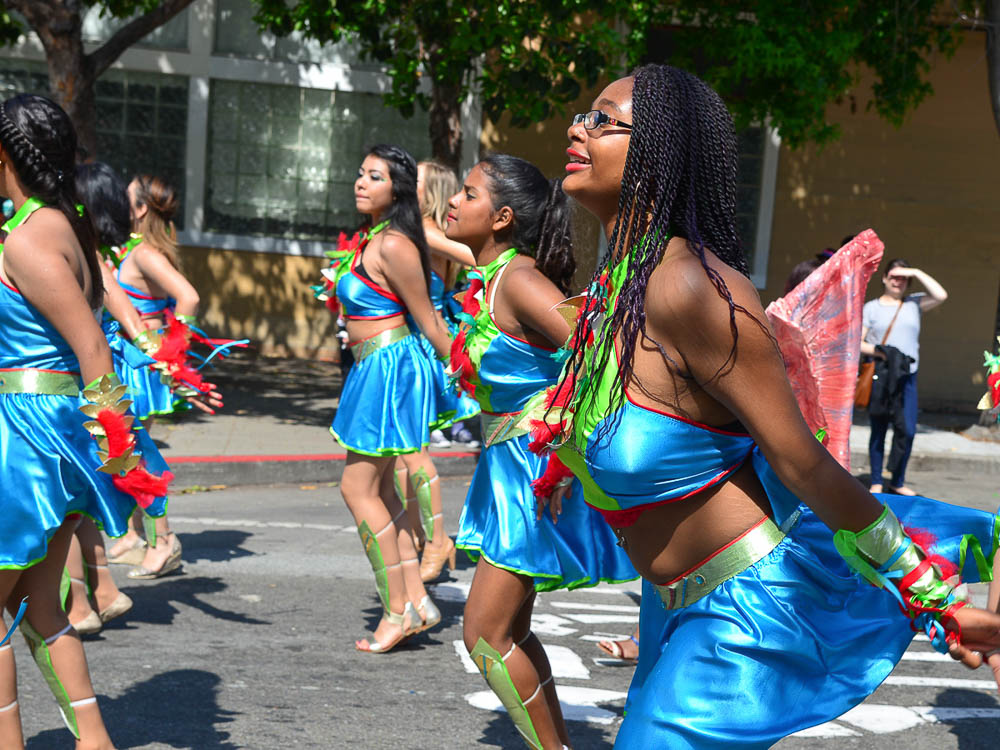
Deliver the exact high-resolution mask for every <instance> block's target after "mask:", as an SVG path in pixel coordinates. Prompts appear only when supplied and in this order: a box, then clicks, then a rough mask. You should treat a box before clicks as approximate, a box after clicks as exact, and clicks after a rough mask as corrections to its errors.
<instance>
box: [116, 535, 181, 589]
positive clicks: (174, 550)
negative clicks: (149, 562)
mask: <svg viewBox="0 0 1000 750" xmlns="http://www.w3.org/2000/svg"><path fill="white" fill-rule="evenodd" d="M167 536H172V537H173V538H174V540H173V542H172V543H171V547H170V554H169V555H168V556H167V559H166V560H164V561H163V565H161V566H160V567H159V568H158V569H157V570H153V569H151V568H147V567H145V566H143V565H139V566H138V567H136V568H133V569H132V570H130V571H129V572H128V577H129V578H131V579H132V580H140V581H148V580H152V579H153V578H161V577H162V576H165V575H166V574H167V573H172V572H173V571H175V570H177V569H178V568H179V567H180V566H181V552H182V551H183V548H182V547H181V540H180V539H178V538H177V534H175V533H174V532H173V531H168V532H167V533H166V534H161V535H160V537H159V538H160V539H162V540H164V541H166V538H167Z"/></svg>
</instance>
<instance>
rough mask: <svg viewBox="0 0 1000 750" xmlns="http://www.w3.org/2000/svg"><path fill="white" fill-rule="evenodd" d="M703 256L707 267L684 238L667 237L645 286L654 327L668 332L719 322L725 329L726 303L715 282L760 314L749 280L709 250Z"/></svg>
mask: <svg viewBox="0 0 1000 750" xmlns="http://www.w3.org/2000/svg"><path fill="white" fill-rule="evenodd" d="M705 258H706V265H707V266H708V269H706V268H705V266H703V265H702V263H701V259H700V258H699V257H698V256H696V255H695V254H694V253H693V252H691V250H690V249H689V248H688V244H687V240H685V239H683V238H680V237H675V238H673V239H671V240H670V243H669V245H668V246H667V250H666V252H665V253H664V256H663V260H662V261H661V262H660V264H659V265H658V266H657V267H656V268H655V269H653V272H652V274H651V275H650V278H649V284H648V286H647V288H646V313H647V316H648V317H649V318H651V322H653V323H654V325H656V327H657V328H659V329H661V330H664V331H672V330H681V329H688V328H690V327H691V326H693V325H700V326H706V325H707V326H711V325H713V324H722V325H724V327H725V329H726V330H728V329H729V315H730V308H729V303H728V301H727V300H726V299H725V298H724V297H723V296H722V295H721V294H720V293H719V289H718V287H717V285H716V283H717V281H721V282H722V283H723V284H724V285H725V287H726V288H727V289H728V290H729V293H730V294H731V295H732V297H733V302H735V303H736V304H737V305H739V306H742V307H744V308H746V309H747V311H749V312H751V313H752V314H754V315H757V314H758V313H759V314H760V315H761V316H762V315H763V311H762V309H761V304H760V296H759V295H758V293H757V290H756V289H755V288H754V286H753V283H751V281H750V279H748V278H747V277H746V276H744V275H743V274H742V273H740V272H739V271H737V270H736V269H734V268H731V267H730V266H728V265H727V264H726V263H724V262H723V261H721V260H719V258H718V257H716V255H715V254H714V253H712V252H711V251H707V252H706V254H705ZM713 276H714V277H715V278H713Z"/></svg>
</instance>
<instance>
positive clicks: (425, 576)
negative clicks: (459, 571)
mask: <svg viewBox="0 0 1000 750" xmlns="http://www.w3.org/2000/svg"><path fill="white" fill-rule="evenodd" d="M438 515H440V514H438ZM446 562H447V563H448V570H454V569H455V562H456V547H455V542H453V541H452V539H451V537H450V536H446V537H445V538H444V541H443V542H441V544H428V545H427V546H426V547H424V556H423V557H422V558H421V560H420V580H421V581H423V582H424V583H428V582H430V581H433V580H434V579H436V578H437V577H438V576H439V575H441V571H442V570H443V569H444V564H445V563H446Z"/></svg>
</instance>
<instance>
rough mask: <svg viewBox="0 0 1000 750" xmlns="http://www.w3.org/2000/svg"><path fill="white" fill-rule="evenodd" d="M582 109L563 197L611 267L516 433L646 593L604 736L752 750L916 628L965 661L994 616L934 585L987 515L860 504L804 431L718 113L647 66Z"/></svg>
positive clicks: (879, 668)
mask: <svg viewBox="0 0 1000 750" xmlns="http://www.w3.org/2000/svg"><path fill="white" fill-rule="evenodd" d="M593 107H594V108H593V110H592V111H590V112H588V113H586V114H583V115H577V116H576V117H575V118H574V120H573V125H572V126H571V127H570V128H569V131H568V135H569V139H570V148H569V149H568V153H569V157H570V163H569V164H567V167H566V168H567V171H568V174H567V176H566V179H565V182H564V187H565V189H566V192H567V193H569V194H570V195H572V196H573V197H574V198H576V199H577V200H578V201H579V202H580V203H581V204H582V205H583V206H584V207H585V208H587V209H588V210H590V211H591V212H592V213H593V214H594V215H595V216H596V217H597V218H598V219H599V220H600V221H601V223H602V225H603V226H604V228H605V231H606V234H607V237H608V245H609V254H608V257H607V260H606V261H605V262H604V264H603V265H602V266H601V267H600V268H599V269H598V271H597V273H596V275H595V277H594V284H593V286H592V287H591V293H590V294H589V295H588V297H587V299H586V300H585V301H584V302H583V303H582V304H581V305H580V314H579V316H578V320H577V330H576V333H575V336H574V338H573V340H572V347H571V351H570V358H569V360H568V363H567V368H566V370H565V373H564V377H563V380H562V381H561V383H560V386H559V390H557V391H556V392H555V393H554V395H553V398H552V399H550V400H549V404H550V408H549V409H548V412H549V413H548V416H547V417H546V423H545V424H544V425H538V426H537V428H538V430H539V435H538V436H537V437H538V439H539V440H540V441H541V442H548V443H549V444H550V445H552V446H558V453H557V456H558V458H559V459H561V460H562V462H563V463H564V464H565V465H566V466H568V467H569V468H570V469H572V471H573V473H575V474H576V475H577V476H578V477H580V478H581V480H582V482H583V484H584V487H585V492H586V500H587V502H588V503H589V504H591V505H592V506H593V507H595V508H597V509H598V510H600V512H601V513H602V514H603V515H604V517H605V519H606V520H607V521H608V523H609V524H610V525H611V526H612V527H613V528H614V529H615V531H616V533H617V534H618V536H619V539H620V540H621V543H622V545H623V546H624V548H625V549H626V550H627V551H628V553H629V556H630V558H631V560H632V562H633V563H634V564H635V567H636V569H637V570H638V571H639V572H640V573H641V574H642V576H643V579H644V580H643V597H642V608H641V613H640V618H639V622H640V627H641V631H642V638H641V640H640V643H639V664H638V667H637V669H636V673H635V677H634V678H633V681H632V686H631V688H630V690H629V697H628V702H627V704H626V713H625V720H624V723H623V724H622V726H621V729H620V731H619V734H618V739H617V744H618V745H619V746H620V747H623V748H635V747H646V746H657V747H665V746H667V747H671V748H682V747H683V748H695V747H697V748H710V747H718V748H723V747H725V748H733V747H739V748H765V747H770V746H771V745H772V744H773V743H775V742H777V741H778V740H779V739H780V738H782V737H784V736H786V735H788V734H790V733H792V732H795V731H797V730H800V729H803V728H805V727H808V726H811V725H814V724H818V723H821V722H824V721H827V720H829V719H832V718H835V717H836V716H839V715H840V714H842V713H843V712H844V711H846V710H847V709H849V708H850V707H852V706H854V705H856V704H857V703H859V702H861V701H862V700H863V699H864V698H865V697H866V696H867V695H868V694H870V693H871V692H872V691H873V690H874V689H875V688H876V687H877V686H878V685H879V683H881V681H882V680H883V679H885V677H886V676H887V675H888V673H889V672H890V671H891V669H892V667H893V665H894V664H895V663H896V661H898V659H899V658H900V657H901V655H902V654H903V652H904V650H905V649H906V647H907V645H908V644H909V642H910V639H911V638H912V636H913V629H914V628H919V629H922V630H924V631H925V632H927V634H928V636H929V637H930V638H931V640H932V642H933V643H934V644H935V645H936V646H937V647H938V648H939V649H941V650H944V651H947V652H949V653H951V655H952V656H953V657H955V658H960V659H962V660H963V661H965V662H966V663H967V664H970V665H975V664H976V663H978V662H980V661H981V659H982V656H981V654H980V653H979V652H990V651H991V650H992V649H995V648H996V647H997V646H998V645H1000V615H997V614H994V613H992V612H986V611H983V610H978V609H975V608H973V607H970V606H964V605H965V602H964V601H962V594H961V590H960V589H959V590H956V589H955V587H954V585H953V581H950V580H946V579H949V577H951V576H953V575H961V577H962V578H963V579H964V580H986V579H989V578H990V576H991V574H992V570H991V561H992V560H994V559H995V558H994V555H995V551H996V539H997V537H996V532H997V528H998V527H997V518H996V517H995V516H994V515H992V514H989V513H982V512H979V511H974V510H969V509H966V508H960V507H955V506H950V505H946V504H943V503H938V502H936V501H931V500H927V499H926V498H920V499H916V500H915V499H913V498H900V497H898V496H879V497H873V496H872V495H871V494H869V493H868V492H867V491H866V490H865V489H864V488H863V487H862V486H861V484H860V483H858V482H857V480H855V479H854V478H853V477H852V476H851V475H850V474H848V473H847V472H846V471H844V469H843V468H842V467H841V466H840V465H839V464H838V463H837V462H836V460H835V459H834V458H833V457H832V456H831V455H830V454H829V453H828V452H827V451H826V450H825V449H824V448H823V446H822V445H821V444H820V443H819V442H818V441H817V440H816V439H815V437H813V435H812V434H811V433H810V431H809V429H808V427H807V426H806V424H805V422H804V421H803V419H802V416H801V414H800V413H799V409H798V406H797V404H796V402H795V398H794V396H793V394H792V390H791V388H790V387H789V385H788V381H787V379H786V377H785V373H784V367H783V364H782V360H781V356H780V354H779V352H778V350H777V347H776V346H775V344H774V341H773V337H772V336H771V334H770V331H769V329H768V326H767V322H766V319H765V316H764V311H763V309H762V308H761V304H760V300H759V298H758V296H757V293H756V290H755V289H754V287H753V284H752V283H751V282H750V280H749V278H748V269H747V263H746V259H745V257H744V255H743V253H742V251H741V248H740V242H739V239H738V235H737V231H736V223H735V218H734V207H735V182H736V163H737V158H736V153H737V151H736V139H735V136H734V133H733V126H732V121H731V119H730V117H729V113H728V112H727V110H726V108H725V105H724V104H723V103H722V101H721V100H720V99H719V97H718V95H717V94H716V93H715V92H714V91H712V89H711V88H709V87H708V86H707V85H706V84H705V83H704V82H703V81H701V80H700V79H698V78H696V77H695V76H693V75H691V74H689V73H686V72H684V71H681V70H677V69H675V68H670V67H667V66H658V65H650V66H645V67H642V68H640V69H639V70H637V71H636V72H635V74H634V75H633V76H630V77H628V78H624V79H621V80H619V81H616V82H614V83H613V84H611V85H610V86H608V87H607V88H606V89H605V90H604V91H603V92H602V93H601V94H600V96H599V97H598V98H597V100H596V101H595V102H594V105H593ZM897 517H898V518H899V519H901V521H900V520H897ZM831 529H833V530H839V531H836V534H834V533H833V531H831ZM922 529H929V530H930V531H929V532H928V531H921V530H922ZM934 535H936V536H934ZM966 544H968V548H969V549H970V550H974V553H972V554H969V555H968V556H967V557H966V556H965V555H964V554H962V553H960V550H962V549H964V548H965V545H966ZM984 553H985V554H984ZM852 570H854V571H858V572H860V573H861V575H854V574H853V573H852ZM866 579H867V580H866ZM869 581H870V582H871V583H873V584H875V585H870V584H869ZM990 658H991V659H996V658H997V657H995V656H993V657H990Z"/></svg>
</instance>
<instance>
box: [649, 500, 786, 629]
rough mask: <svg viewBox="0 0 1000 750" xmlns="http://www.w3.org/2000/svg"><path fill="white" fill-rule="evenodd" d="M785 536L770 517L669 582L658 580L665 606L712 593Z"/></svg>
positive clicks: (678, 605) (676, 606)
mask: <svg viewBox="0 0 1000 750" xmlns="http://www.w3.org/2000/svg"><path fill="white" fill-rule="evenodd" d="M784 538H785V534H784V532H782V531H781V529H779V528H778V527H777V526H775V525H774V522H773V521H772V520H771V519H770V518H765V519H764V521H763V522H762V523H760V524H758V525H757V526H754V527H753V528H751V529H750V530H749V531H747V532H746V533H744V534H743V536H741V537H737V538H736V539H735V540H734V541H732V542H731V543H730V544H729V545H728V546H726V547H723V548H722V549H721V550H719V551H718V552H716V553H715V554H714V555H712V557H710V558H709V559H708V560H706V561H705V562H703V563H702V564H701V565H699V566H698V567H696V568H693V569H692V570H690V571H689V572H687V573H685V574H684V575H682V576H680V577H678V578H676V579H674V580H673V581H671V582H670V583H658V584H655V586H656V591H657V593H658V594H659V595H660V599H661V600H662V601H663V606H664V608H666V609H680V608H682V607H687V606H688V605H690V604H694V603H695V602H696V601H698V600H699V599H701V598H702V597H703V596H706V595H708V594H710V593H711V592H712V591H713V590H714V589H715V587H716V586H718V585H719V584H720V583H724V582H725V581H728V580H729V579H730V578H732V577H733V576H735V575H737V574H739V573H742V572H743V571H744V570H746V569H747V568H749V567H750V566H751V565H753V564H754V563H756V562H757V561H758V560H761V559H762V558H764V557H765V556H767V554H768V553H770V552H771V550H773V549H774V548H775V547H777V546H778V543H779V542H780V541H781V540H782V539H784Z"/></svg>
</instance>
